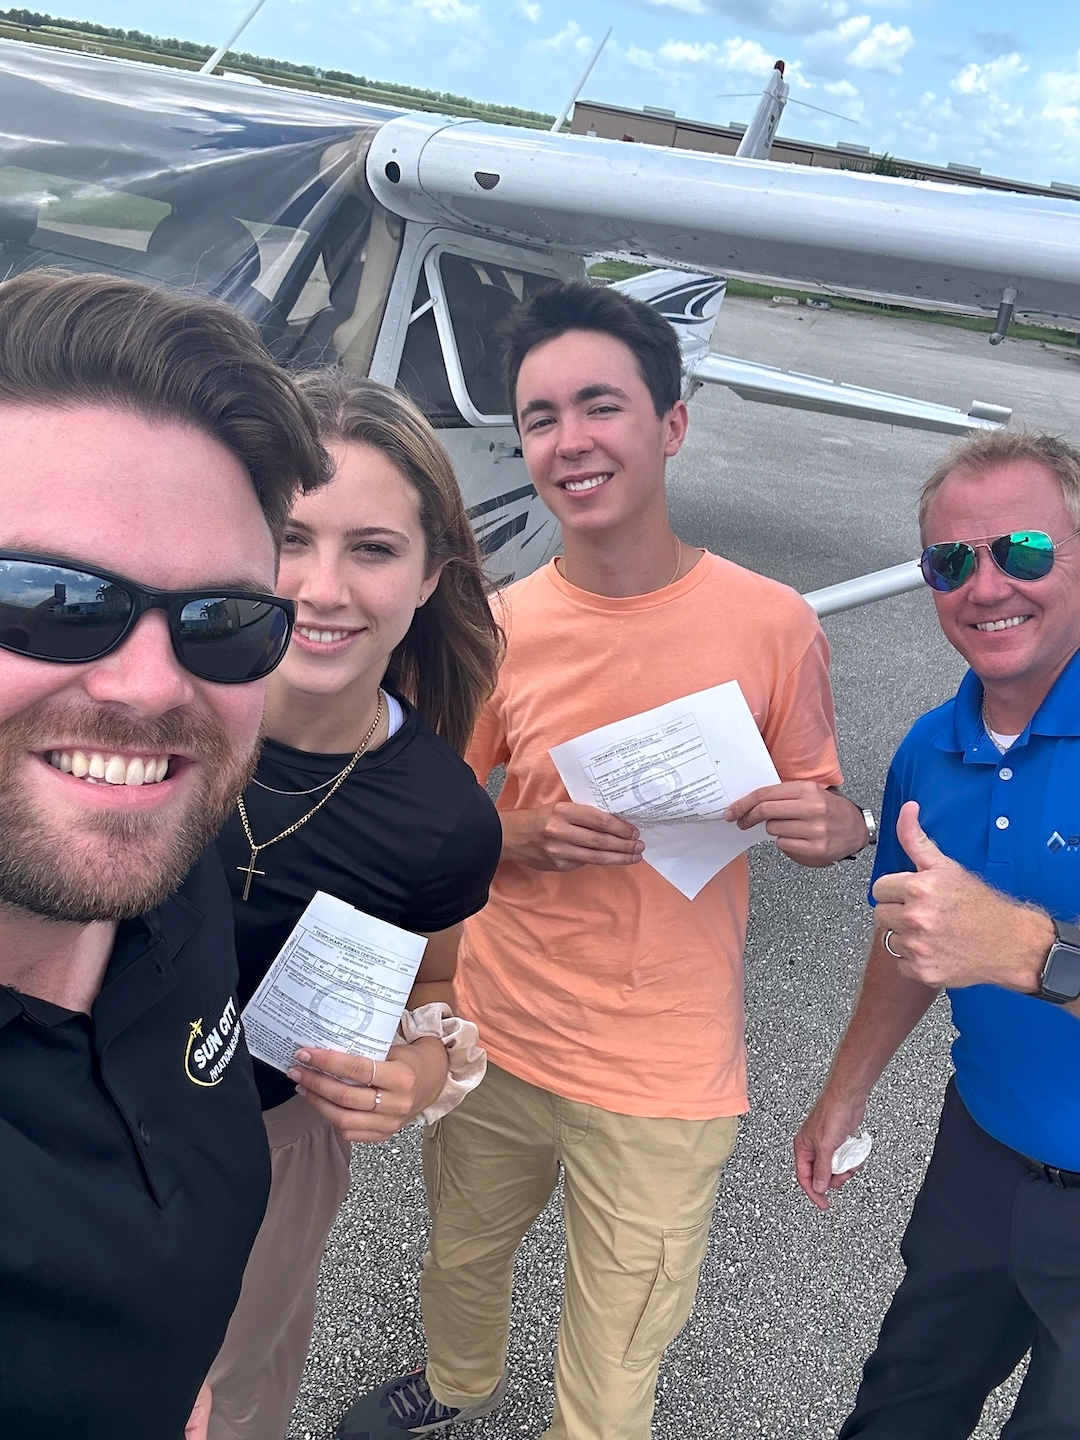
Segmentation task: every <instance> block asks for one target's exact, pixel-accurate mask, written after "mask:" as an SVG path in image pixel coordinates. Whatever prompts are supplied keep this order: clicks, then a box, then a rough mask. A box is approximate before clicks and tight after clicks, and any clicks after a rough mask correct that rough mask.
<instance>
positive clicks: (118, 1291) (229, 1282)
mask: <svg viewBox="0 0 1080 1440" xmlns="http://www.w3.org/2000/svg"><path fill="white" fill-rule="evenodd" d="M235 986H236V960H235V954H234V950H233V941H232V903H231V899H230V896H229V891H228V888H227V886H226V884H225V879H224V876H223V874H222V871H221V866H220V862H219V861H218V859H217V856H216V854H215V853H214V852H213V851H212V850H211V851H210V852H209V854H208V855H207V856H206V857H205V858H204V859H203V860H202V861H201V862H200V863H199V864H198V865H197V866H196V868H195V870H194V871H193V872H192V873H191V875H190V876H189V877H188V879H187V880H186V881H185V882H184V885H183V886H182V888H181V890H180V891H179V893H178V894H176V895H175V896H174V897H173V898H172V899H170V900H168V901H167V902H166V903H165V904H164V905H162V906H161V907H160V909H158V910H155V911H153V912H152V913H151V914H149V915H147V916H146V917H145V918H144V919H141V920H135V921H129V922H126V923H124V924H123V925H121V926H120V929H119V932H118V935H117V939H116V944H115V946H114V948H113V952H112V956H111V958H110V960H109V964H108V968H107V970H106V973H105V980H104V983H103V985H102V988H101V992H100V994H99V995H98V997H97V999H96V1000H95V1002H94V1006H93V1010H92V1013H91V1014H90V1015H84V1014H79V1013H76V1012H73V1011H70V1010H64V1009H62V1008H60V1007H59V1006H57V1005H52V1004H49V1003H48V1002H46V1001H44V1000H38V999H35V998H33V997H31V996H25V995H21V994H18V993H17V992H16V991H14V990H11V989H7V988H0V1436H2V1437H3V1440H61V1437H62V1440H181V1437H182V1435H183V1432H184V1425H185V1423H186V1421H187V1418H188V1415H189V1413H190V1411H191V1407H192V1404H193V1403H194V1400H195V1396H196V1393H197V1391H198V1388H199V1386H200V1384H201V1383H202V1381H203V1380H204V1378H205V1376H206V1372H207V1370H208V1369H209V1368H210V1364H211V1362H212V1361H213V1359H214V1356H215V1354H216V1353H217V1349H218V1346H219V1345H220V1343H221V1340H222V1337H223V1336H224V1333H225V1327H226V1325H227V1324H228V1320H229V1316H230V1313H231V1312H232V1308H233V1305H234V1304H235V1302H236V1297H237V1295H238V1294H239V1290H240V1280H241V1277H242V1275H243V1270H244V1263H245V1261H246V1259H247V1255H248V1251H249V1249H250V1248H251V1244H252V1241H253V1240H254V1238H255V1233H256V1231H257V1229H258V1227H259V1223H260V1221H261V1219H262V1215H263V1210H264V1207H265V1204H266V1195H267V1190H268V1187H269V1162H268V1158H267V1148H266V1138H265V1131H264V1129H263V1125H262V1121H261V1117H260V1114H259V1101H258V1096H257V1094H256V1091H255V1086H254V1082H253V1080H252V1075H251V1062H250V1060H249V1058H248V1055H247V1051H246V1049H245V1048H244V1043H243V1040H242V1038H241V1035H240V1030H239V1027H238V1025H237V1007H236V1000H235V997H234V990H235Z"/></svg>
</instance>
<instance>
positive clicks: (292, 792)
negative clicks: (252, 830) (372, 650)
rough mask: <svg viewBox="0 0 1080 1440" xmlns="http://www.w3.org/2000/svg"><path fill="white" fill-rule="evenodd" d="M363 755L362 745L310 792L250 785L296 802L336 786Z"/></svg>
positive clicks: (379, 698)
mask: <svg viewBox="0 0 1080 1440" xmlns="http://www.w3.org/2000/svg"><path fill="white" fill-rule="evenodd" d="M382 702H383V692H382V689H381V687H380V689H379V691H378V704H379V705H380V706H381V705H382ZM378 723H379V710H378V709H376V711H375V724H376V726H377V725H378ZM366 743H367V741H366V738H365V744H366ZM363 753H364V745H361V747H360V749H359V751H358V752H357V754H356V755H354V756H353V757H352V759H351V760H350V761H349V762H348V764H347V765H346V766H345V768H344V770H339V771H338V773H337V774H336V775H331V777H330V779H329V780H322V781H320V783H319V784H318V785H312V787H311V789H310V790H275V789H274V787H273V785H265V784H264V783H263V782H262V781H261V780H255V779H252V781H251V783H252V785H254V786H255V787H256V788H257V789H259V790H265V791H267V792H268V793H269V794H270V795H285V796H288V797H289V798H290V799H297V800H298V799H299V798H300V797H301V796H302V795H317V794H318V793H319V791H320V790H325V789H326V787H327V786H328V785H336V784H337V782H338V781H339V780H341V779H342V778H343V777H344V776H346V775H347V774H348V773H349V771H350V770H351V769H352V767H353V766H354V765H355V764H356V762H357V760H358V759H359V757H360V756H361V755H362V754H363Z"/></svg>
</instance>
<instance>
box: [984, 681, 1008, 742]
mask: <svg viewBox="0 0 1080 1440" xmlns="http://www.w3.org/2000/svg"><path fill="white" fill-rule="evenodd" d="M982 722H983V729H984V730H985V731H986V738H987V739H988V740H989V741H990V744H991V745H993V747H994V749H995V750H996V751H997V752H998V754H999V755H1004V754H1005V752H1006V751H1007V750H1008V748H1009V747H1008V746H1007V745H1002V743H1001V741H1000V740H999V739H998V738H997V736H996V735H995V734H994V732H993V730H992V729H991V728H990V720H989V718H988V717H987V714H986V696H985V695H984V696H983V702H982Z"/></svg>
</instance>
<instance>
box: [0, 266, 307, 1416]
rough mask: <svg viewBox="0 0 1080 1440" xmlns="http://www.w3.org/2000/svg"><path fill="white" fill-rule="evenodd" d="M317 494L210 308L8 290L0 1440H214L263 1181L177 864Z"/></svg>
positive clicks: (56, 277) (212, 892) (282, 633)
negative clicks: (215, 1399)
mask: <svg viewBox="0 0 1080 1440" xmlns="http://www.w3.org/2000/svg"><path fill="white" fill-rule="evenodd" d="M325 467H326V459H325V456H324V454H323V452H322V450H321V448H320V446H319V444H318V441H317V438H316V433H315V427H314V422H313V417H312V416H311V414H310V412H309V410H308V408H307V405H306V403H305V402H304V401H303V399H302V398H301V397H300V396H299V395H298V394H297V392H296V391H295V389H294V388H293V386H292V384H291V382H290V381H289V380H288V379H287V378H286V377H285V376H283V375H282V374H281V373H280V372H279V371H278V370H277V369H276V368H275V366H274V365H273V364H272V362H271V360H270V358H269V356H268V355H267V354H266V352H265V350H263V348H262V347H261V345H260V343H259V341H258V338H257V337H256V335H255V333H254V331H253V330H251V328H250V327H249V326H248V325H247V323H246V322H245V321H243V320H241V319H240V318H239V317H238V316H236V315H234V314H232V313H231V312H230V311H228V310H226V309H225V308H224V307H221V306H218V305H216V304H214V303H211V302H204V301H202V300H199V299H196V298H194V297H192V296H188V295H176V294H169V293H167V292H164V291H157V290H151V289H148V288H146V287H144V286H141V285H138V284H135V283H133V282H129V281H125V280H118V279H110V278H107V277H104V276H98V275H82V276H74V275H63V274H60V273H58V272H48V271H35V272H31V273H28V274H26V275H23V276H20V277H19V278H17V279H14V280H10V281H7V282H5V283H4V284H3V285H0V475H2V476H3V483H2V485H0V814H2V817H3V819H2V822H0V1173H2V1174H3V1176H4V1181H3V1184H2V1185H0V1434H2V1435H3V1436H4V1440H31V1437H33V1440H40V1437H45V1436H48V1437H50V1440H51V1437H53V1436H64V1437H66V1440H105V1437H110V1440H113V1437H120V1436H123V1437H124V1440H179V1437H180V1436H181V1435H182V1434H184V1433H187V1434H188V1435H190V1436H196V1435H202V1434H204V1433H205V1422H206V1397H205V1394H203V1395H200V1397H199V1399H198V1400H197V1399H196V1396H197V1392H199V1391H200V1385H201V1383H202V1380H203V1377H204V1376H205V1374H206V1371H207V1370H208V1368H209V1365H210V1362H211V1360H212V1359H213V1357H214V1354H215V1352H216V1350H217V1347H218V1344H219V1343H220V1340H221V1337H222V1335H223V1334H224V1331H225V1327H226V1324H227V1322H228V1318H229V1314H230V1312H231V1310H232V1307H233V1304H234V1302H235V1300H236V1296H237V1294H238V1292H239V1288H240V1279H241V1275H242V1272H243V1268H244V1262H245V1259H246V1257H247V1253H248V1249H249V1248H250V1244H251V1241H252V1239H253V1238H254V1235H255V1232H256V1230H257V1228H258V1224H259V1221H260V1219H261V1216H262V1211H263V1206H264V1203H265V1195H266V1188H267V1180H268V1173H267V1172H268V1166H267V1157H266V1143H265V1136H264V1133H263V1128H262V1124H261V1121H260V1117H259V1105H258V1100H257V1097H256V1094H255V1090H254V1086H253V1082H252V1079H251V1075H250V1067H249V1062H248V1061H247V1057H246V1054H245V1052H244V1049H243V1044H242V1041H241V1039H240V1029H239V1025H238V1020H237V1010H236V1002H235V999H234V997H233V988H234V983H235V959H234V957H233V950H232V920H231V906H230V900H229V893H228V889H227V887H226V884H225V881H224V877H223V876H222V874H221V872H220V869H216V868H215V866H217V865H218V864H219V862H217V861H216V859H214V858H212V852H211V857H210V858H207V859H200V856H201V855H202V852H203V851H204V849H205V847H206V846H207V845H208V843H209V841H210V840H211V839H212V838H213V836H214V834H215V832H216V831H217V829H218V827H219V825H220V824H221V822H222V821H223V820H224V818H225V815H226V814H227V812H228V810H229V809H230V807H231V806H232V804H233V803H234V800H235V797H236V795H237V794H238V793H239V792H240V790H241V788H242V787H243V785H244V783H245V781H246V779H247V777H248V775H249V773H250V770H251V767H252V764H253V759H254V753H255V747H256V743H257V736H258V729H259V723H260V717H261V711H262V702H263V684H262V683H261V682H263V681H264V680H265V677H266V676H267V675H268V674H269V672H270V671H271V670H272V669H273V667H274V665H275V664H276V663H277V662H278V660H280V658H281V656H282V653H283V651H284V648H285V646H286V645H287V643H288V638H289V633H290V628H291V621H292V615H291V608H290V606H289V605H288V603H287V602H283V601H281V600H278V599H276V598H275V597H274V596H273V595H272V594H271V593H269V592H271V591H272V590H273V586H274V581H275V574H276V549H277V541H278V537H279V535H280V531H281V527H282V525H283V524H284V521H285V518H286V516H287V513H288V507H289V503H290V499H291V496H292V494H293V493H294V491H295V490H296V488H297V486H298V485H300V486H303V487H304V488H311V487H312V486H315V485H317V484H319V483H321V482H322V480H324V479H325V475H326V469H325ZM185 877H186V878H185ZM193 1407H194V1408H193ZM185 1427H186V1432H185Z"/></svg>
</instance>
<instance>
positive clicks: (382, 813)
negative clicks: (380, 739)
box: [217, 701, 502, 1110]
mask: <svg viewBox="0 0 1080 1440" xmlns="http://www.w3.org/2000/svg"><path fill="white" fill-rule="evenodd" d="M401 705H402V709H403V710H404V712H405V719H404V723H403V724H402V726H401V728H400V729H399V730H398V731H397V733H396V734H395V735H392V736H391V737H390V739H389V740H388V741H387V742H386V744H385V745H382V746H380V747H379V749H378V750H374V751H372V752H371V754H370V755H363V756H361V758H360V760H359V761H358V762H357V765H356V767H355V768H354V770H353V772H352V774H351V775H350V776H349V778H348V779H347V780H346V781H345V783H344V785H342V786H341V788H340V789H339V790H338V792H337V793H336V794H335V795H334V796H333V797H332V799H330V800H329V801H327V803H326V804H325V805H324V806H323V808H322V809H321V810H320V811H319V812H318V814H317V815H314V816H313V817H312V818H311V819H310V820H309V821H307V823H306V824H305V825H303V826H301V828H300V829H299V830H297V831H296V833H295V834H294V835H290V836H289V837H288V839H286V840H279V841H278V843H277V844H276V845H271V846H270V848H269V849H267V850H263V851H262V852H261V853H260V854H259V858H258V860H257V861H256V868H257V869H259V870H263V871H265V872H266V873H265V875H256V876H255V878H254V879H253V881H252V885H251V892H250V896H249V898H248V899H247V900H244V899H242V898H241V897H242V895H243V893H244V881H245V875H244V873H243V872H245V871H246V869H247V866H248V861H249V859H250V856H251V847H250V846H249V845H248V843H247V840H246V839H245V837H244V831H243V827H242V826H241V824H240V817H239V815H238V814H237V813H236V812H235V811H234V812H233V814H232V815H231V816H230V818H229V820H228V821H227V822H226V824H225V828H224V829H223V830H222V832H221V834H220V835H219V836H218V842H217V843H218V849H219V851H220V853H221V858H222V861H223V862H224V865H225V873H226V875H227V876H228V878H229V884H230V886H231V887H232V892H233V905H234V910H235V916H236V951H237V958H238V960H239V964H240V1004H241V1007H243V1006H244V1005H246V1004H247V1002H248V1000H250V998H251V996H252V995H253V994H254V992H255V989H256V986H257V985H258V984H259V981H260V980H261V979H262V978H263V976H264V975H265V974H266V972H267V970H268V969H269V968H270V965H271V963H272V962H273V960H274V959H275V958H276V956H277V954H278V951H279V950H280V949H281V947H282V945H284V943H285V941H286V940H287V938H288V936H289V933H290V931H291V930H292V928H293V926H294V925H295V924H296V922H297V921H298V920H299V918H300V916H301V915H302V914H303V912H304V910H305V909H306V908H307V905H308V902H309V901H310V900H311V897H312V896H313V895H314V894H315V892H316V890H323V891H325V892H327V893H328V894H330V895H336V896H337V898H338V899H339V900H344V901H346V902H347V903H348V904H349V905H355V906H356V908H357V909H358V910H362V911H364V913H365V914H367V915H374V916H375V917H376V919H379V920H385V921H387V922H388V923H389V924H391V925H399V926H400V927H401V928H402V929H403V930H413V931H422V932H429V931H433V930H446V929H449V927H450V926H451V925H458V924H460V923H461V921H462V920H466V919H468V917H469V916H470V915H475V914H476V912H477V911H478V910H481V909H482V908H483V907H484V905H485V904H486V903H487V896H488V886H489V885H490V884H491V877H492V876H493V875H494V873H495V867H496V865H497V864H498V863H499V851H500V849H501V846H502V828H501V826H500V824H499V819H498V816H497V815H496V813H495V807H494V806H493V805H492V803H491V801H490V800H489V799H488V796H487V794H486V792H485V791H484V790H483V789H482V788H481V787H480V786H479V785H478V784H477V783H476V778H475V776H474V775H473V773H472V771H471V770H470V769H469V767H468V766H467V765H466V764H465V762H464V761H463V760H461V759H459V757H458V756H457V755H455V754H454V752H453V751H452V750H451V749H450V747H449V746H448V745H446V744H444V743H443V741H442V740H440V739H439V737H438V736H437V735H436V734H435V733H434V732H433V731H432V729H431V727H430V726H429V725H427V724H426V723H425V722H424V721H423V720H422V719H421V718H420V716H419V715H418V714H417V713H416V711H415V710H414V709H413V708H412V706H410V705H408V704H407V703H406V702H405V701H401ZM348 760H349V756H348V755H314V754H309V753H308V752H307V751H304V750H294V749H292V748H291V747H290V746H288V745H280V744H278V743H277V741H275V740H268V741H267V742H266V743H265V745H264V747H263V752H262V756H261V758H260V760H259V769H258V772H257V775H256V779H258V780H261V781H262V782H263V783H264V784H265V785H272V786H273V787H274V788H275V789H277V790H306V789H308V788H309V787H310V786H312V785H317V784H319V782H320V781H322V780H326V779H328V778H329V777H330V776H332V775H336V774H337V773H338V771H339V770H341V769H342V767H343V766H345V765H346V764H347V763H348ZM325 793H326V792H325V791H316V793H315V794H314V795H302V796H301V795H294V796H286V795H274V794H272V793H271V792H270V791H268V790H261V789H260V788H259V787H258V786H257V785H249V786H248V788H247V790H246V791H245V793H244V805H245V807H246V808H247V812H248V819H249V821H250V823H251V831H252V834H253V835H254V836H255V840H256V842H263V841H265V840H268V839H269V838H270V837H271V836H273V835H277V834H280V832H281V831H282V830H285V829H286V828H287V827H288V826H289V825H292V824H293V823H294V822H295V821H297V820H299V819H300V817H301V816H302V815H306V814H307V813H308V811H309V810H310V809H311V807H312V806H313V805H314V804H315V803H316V802H317V801H318V800H319V799H321V798H322V796H323V795H324V794H325ZM255 1080H256V1083H257V1085H258V1087H259V1094H260V1095H261V1097H262V1103H263V1109H264V1110H269V1109H271V1108H272V1107H273V1106H275V1105H281V1104H283V1103H284V1102H285V1101H286V1100H288V1099H290V1098H291V1097H292V1096H293V1095H295V1093H296V1087H295V1085H294V1084H293V1082H292V1081H291V1080H290V1079H289V1078H288V1076H286V1075H283V1074H282V1073H281V1072H280V1071H278V1070H274V1069H272V1068H271V1067H270V1066H269V1065H263V1064H262V1063H261V1062H260V1061H258V1060H256V1062H255Z"/></svg>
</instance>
